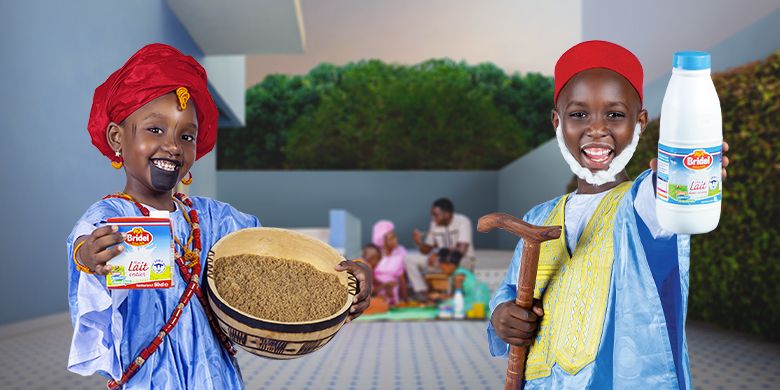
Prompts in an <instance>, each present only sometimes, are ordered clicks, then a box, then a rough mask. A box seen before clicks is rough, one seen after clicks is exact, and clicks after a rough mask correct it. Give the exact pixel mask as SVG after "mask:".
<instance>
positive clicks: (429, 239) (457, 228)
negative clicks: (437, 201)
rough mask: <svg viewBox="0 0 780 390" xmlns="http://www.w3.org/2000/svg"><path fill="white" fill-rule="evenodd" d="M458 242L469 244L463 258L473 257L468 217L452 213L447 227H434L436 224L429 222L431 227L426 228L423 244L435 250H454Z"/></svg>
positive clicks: (472, 241) (472, 242)
mask: <svg viewBox="0 0 780 390" xmlns="http://www.w3.org/2000/svg"><path fill="white" fill-rule="evenodd" d="M459 242H464V243H467V244H469V249H468V250H467V251H466V253H465V254H464V256H463V257H465V258H470V257H474V240H473V234H472V232H471V220H470V219H469V217H467V216H465V215H463V214H458V213H453V214H452V221H450V224H449V225H447V226H439V225H436V222H434V221H431V226H430V227H429V228H428V235H427V236H425V244H427V245H430V246H433V247H435V248H451V249H455V248H456V247H457V246H458V243H459Z"/></svg>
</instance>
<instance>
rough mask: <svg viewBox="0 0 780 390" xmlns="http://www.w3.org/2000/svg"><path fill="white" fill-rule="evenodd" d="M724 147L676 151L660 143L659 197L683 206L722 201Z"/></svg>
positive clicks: (657, 190)
mask: <svg viewBox="0 0 780 390" xmlns="http://www.w3.org/2000/svg"><path fill="white" fill-rule="evenodd" d="M721 148H722V146H721V145H718V146H716V147H712V148H673V147H671V146H666V145H664V144H662V143H660V142H659V143H658V173H657V175H658V177H657V180H656V198H657V199H660V200H662V201H663V202H665V203H669V204H682V205H700V204H710V203H716V202H720V200H721V197H722V193H721V191H722V180H721V160H722V156H723V154H722V151H721Z"/></svg>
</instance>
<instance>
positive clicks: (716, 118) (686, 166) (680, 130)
mask: <svg viewBox="0 0 780 390" xmlns="http://www.w3.org/2000/svg"><path fill="white" fill-rule="evenodd" d="M722 144H723V128H722V122H721V115H720V101H719V100H718V94H717V93H716V92H715V85H714V84H713V83H712V78H711V77H710V54H709V53H706V52H700V51H683V52H677V53H675V54H674V68H673V69H672V78H671V80H669V86H667V87H666V94H665V95H664V101H663V106H662V108H661V135H660V138H659V140H658V177H657V182H656V213H657V215H658V222H659V223H660V224H661V227H662V228H664V229H665V230H668V231H671V232H674V233H685V234H697V233H707V232H710V231H712V230H714V229H715V228H716V227H717V226H718V221H719V220H720V204H721V198H722V193H723V183H722V177H721V159H722V150H721V148H722Z"/></svg>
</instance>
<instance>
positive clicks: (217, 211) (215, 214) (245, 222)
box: [191, 197, 261, 242]
mask: <svg viewBox="0 0 780 390" xmlns="http://www.w3.org/2000/svg"><path fill="white" fill-rule="evenodd" d="M191 199H192V202H193V205H194V207H195V209H196V210H198V212H199V213H204V212H205V213H208V215H209V216H210V218H211V227H212V230H211V232H213V233H216V236H215V237H214V242H217V241H219V239H220V238H222V237H224V236H226V235H228V234H230V233H232V232H234V231H236V230H241V229H245V228H252V227H260V226H261V225H260V221H259V220H258V219H257V217H255V216H254V215H250V214H246V213H242V212H240V211H238V210H236V208H235V207H233V206H231V205H230V204H228V203H225V202H220V201H217V200H214V199H209V198H201V197H193V198H191ZM203 222H204V221H203V220H201V223H203ZM213 233H212V234H213Z"/></svg>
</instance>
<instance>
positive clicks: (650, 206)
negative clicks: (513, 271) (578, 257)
mask: <svg viewBox="0 0 780 390" xmlns="http://www.w3.org/2000/svg"><path fill="white" fill-rule="evenodd" d="M610 191H612V190H610ZM607 193H609V191H604V192H600V193H598V194H578V193H576V192H574V193H572V194H571V195H569V200H568V201H567V202H566V210H565V212H564V216H565V217H564V219H565V221H564V224H565V225H566V246H567V247H568V248H569V253H573V252H574V248H575V247H576V246H577V241H579V239H580V236H582V232H583V231H584V230H585V225H587V224H588V220H589V219H590V216H591V215H593V212H594V211H596V206H598V205H599V202H600V201H601V199H603V198H604V196H605V195H606V194H607ZM634 209H636V212H637V214H639V217H640V218H642V221H643V222H644V223H645V225H647V228H648V229H649V230H650V233H651V234H652V235H653V238H666V237H671V236H672V235H673V234H674V233H672V232H668V231H666V230H664V229H663V228H661V225H659V224H658V217H656V215H655V188H653V175H647V177H645V178H644V179H643V180H642V182H641V183H640V184H639V190H638V191H637V195H636V199H634Z"/></svg>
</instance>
